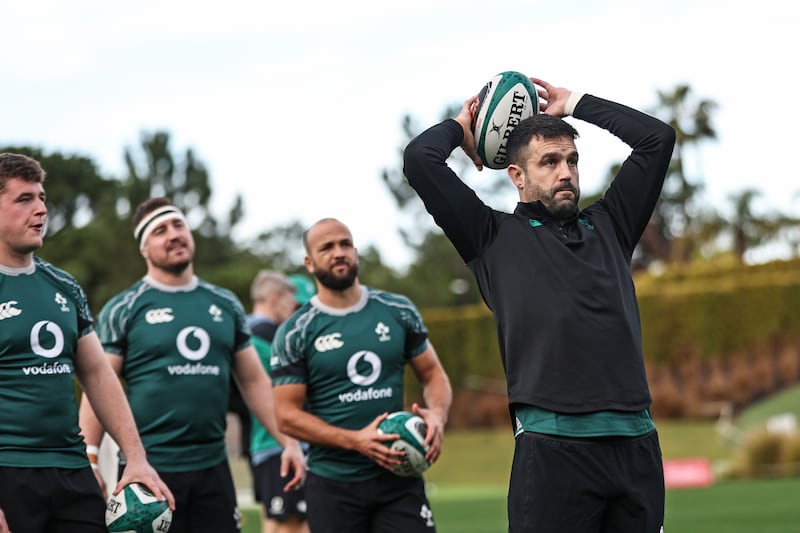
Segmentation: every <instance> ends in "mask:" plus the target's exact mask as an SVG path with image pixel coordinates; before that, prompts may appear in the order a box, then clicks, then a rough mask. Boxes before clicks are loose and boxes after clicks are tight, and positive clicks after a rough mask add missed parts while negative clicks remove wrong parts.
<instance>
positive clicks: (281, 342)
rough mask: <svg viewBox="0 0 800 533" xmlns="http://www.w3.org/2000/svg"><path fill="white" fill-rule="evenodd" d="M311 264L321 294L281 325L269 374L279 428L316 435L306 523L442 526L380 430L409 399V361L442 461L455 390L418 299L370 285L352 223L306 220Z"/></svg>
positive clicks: (412, 528)
mask: <svg viewBox="0 0 800 533" xmlns="http://www.w3.org/2000/svg"><path fill="white" fill-rule="evenodd" d="M304 242H305V247H306V254H307V255H306V259H305V264H306V268H307V270H308V271H309V272H310V273H311V274H313V275H314V276H315V277H316V284H317V295H316V296H314V297H312V298H311V301H310V302H308V303H306V304H305V305H303V306H302V307H300V309H298V310H297V311H296V312H295V313H294V314H293V315H292V316H291V317H290V318H289V319H288V320H287V321H285V322H284V323H283V324H282V325H281V326H280V327H279V328H278V331H277V332H276V335H275V339H274V341H273V344H272V359H271V368H272V378H273V382H274V384H275V400H276V403H277V404H278V418H279V422H280V425H281V429H282V430H283V431H285V432H287V433H289V434H290V435H292V436H294V437H296V438H298V439H300V440H302V441H305V442H308V443H309V444H310V449H309V474H308V480H307V483H306V501H307V503H308V523H309V525H310V526H311V531H313V532H314V533H336V532H341V531H347V532H349V533H369V532H372V531H381V532H397V533H416V532H433V531H435V530H436V526H435V523H434V520H433V513H432V512H431V509H430V505H429V503H428V500H427V497H426V495H425V487H424V482H423V479H422V478H421V477H400V476H397V475H395V474H394V473H392V472H391V469H392V467H393V466H394V465H396V464H399V463H400V460H399V457H400V456H401V455H402V453H403V452H398V451H393V450H390V449H389V448H388V447H387V446H386V445H385V442H386V441H388V440H391V439H392V437H391V436H387V435H381V434H379V433H378V425H379V424H380V423H381V421H383V420H384V419H385V418H386V416H387V414H388V413H390V412H393V411H399V410H403V409H404V399H403V374H404V366H405V365H406V364H408V365H409V366H410V367H411V369H412V370H413V372H414V374H415V375H416V377H417V379H419V381H420V383H421V384H422V387H423V397H424V400H425V407H422V406H420V405H417V404H414V405H412V407H411V410H412V411H413V412H415V413H416V414H418V415H420V416H421V417H422V418H423V419H424V420H425V422H426V424H427V427H428V430H427V434H426V436H425V444H426V445H427V446H428V452H427V454H426V456H425V457H426V458H427V459H428V461H429V462H431V463H433V462H434V461H436V460H437V459H438V457H439V454H440V453H441V449H442V436H443V431H444V425H445V423H446V421H447V415H448V411H449V409H450V404H451V401H452V390H451V387H450V381H449V380H448V378H447V374H445V372H444V369H443V368H442V365H441V363H440V361H439V358H438V356H437V355H436V351H435V350H434V348H433V345H432V344H431V343H430V341H429V340H428V331H427V329H426V328H425V324H424V323H423V321H422V317H421V316H420V314H419V312H418V311H417V308H416V307H415V306H414V304H413V303H412V302H411V301H410V300H409V299H408V298H406V297H405V296H402V295H399V294H393V293H389V292H385V291H381V290H378V289H374V288H372V287H367V286H364V285H361V284H360V283H359V281H358V252H357V251H356V248H355V246H354V244H353V237H352V235H351V233H350V230H349V229H348V228H347V226H345V225H344V224H342V223H341V222H339V221H338V220H335V219H330V218H326V219H322V220H320V221H319V222H317V223H316V224H314V225H313V226H311V228H309V229H308V231H306V233H305V235H304Z"/></svg>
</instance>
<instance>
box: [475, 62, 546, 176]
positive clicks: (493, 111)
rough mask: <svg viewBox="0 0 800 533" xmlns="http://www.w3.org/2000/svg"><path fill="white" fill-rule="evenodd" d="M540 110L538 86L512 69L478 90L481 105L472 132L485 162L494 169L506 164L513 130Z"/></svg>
mask: <svg viewBox="0 0 800 533" xmlns="http://www.w3.org/2000/svg"><path fill="white" fill-rule="evenodd" d="M538 112H539V97H538V96H537V95H536V86H535V85H534V84H533V82H532V81H531V80H530V79H529V78H528V77H527V76H525V75H524V74H522V73H520V72H515V71H512V70H509V71H505V72H501V73H500V74H498V75H496V76H494V77H493V78H492V79H490V80H489V81H488V82H487V83H486V85H484V86H483V88H482V89H481V90H480V92H479V93H478V105H477V107H476V108H475V110H474V112H473V114H472V133H473V134H474V135H475V144H476V145H477V148H478V155H479V156H480V158H481V161H483V164H484V165H485V166H487V167H489V168H493V169H501V168H506V167H507V166H508V157H507V154H506V142H507V141H508V136H509V135H510V134H511V130H513V129H514V126H516V125H517V124H519V123H520V121H521V120H522V119H525V118H528V117H530V116H533V115H535V114H537V113H538Z"/></svg>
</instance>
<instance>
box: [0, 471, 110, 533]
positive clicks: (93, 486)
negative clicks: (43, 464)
mask: <svg viewBox="0 0 800 533" xmlns="http://www.w3.org/2000/svg"><path fill="white" fill-rule="evenodd" d="M0 509H3V512H4V513H5V515H6V521H7V522H8V526H9V528H11V531H14V532H17V531H19V532H24V531H42V532H45V533H107V531H108V530H107V529H106V522H105V513H106V502H105V501H104V499H103V494H102V493H101V492H100V485H98V484H97V479H96V478H95V477H94V473H92V469H91V468H89V467H88V466H87V467H86V468H78V469H72V468H13V467H6V466H2V467H0Z"/></svg>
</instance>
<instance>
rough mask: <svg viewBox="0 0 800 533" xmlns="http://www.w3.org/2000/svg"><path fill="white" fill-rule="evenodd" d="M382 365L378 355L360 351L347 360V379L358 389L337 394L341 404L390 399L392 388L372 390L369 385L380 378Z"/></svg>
mask: <svg viewBox="0 0 800 533" xmlns="http://www.w3.org/2000/svg"><path fill="white" fill-rule="evenodd" d="M382 368H383V363H382V362H381V358H380V357H378V354H376V353H375V352H371V351H369V350H361V351H358V352H356V353H354V354H353V355H351V356H350V359H348V360H347V377H348V378H349V379H350V381H351V382H352V383H353V385H357V386H358V387H359V388H357V389H355V390H353V391H350V392H343V393H341V394H339V401H340V402H342V403H353V402H368V401H372V400H381V399H384V398H391V397H392V388H391V387H383V388H374V387H372V386H371V385H372V384H374V383H375V382H376V381H378V378H379V377H381V369H382Z"/></svg>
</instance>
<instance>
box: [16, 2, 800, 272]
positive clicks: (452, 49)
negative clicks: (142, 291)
mask: <svg viewBox="0 0 800 533" xmlns="http://www.w3.org/2000/svg"><path fill="white" fill-rule="evenodd" d="M792 5H793V3H792V2H785V1H782V0H761V1H759V2H731V1H712V0H688V1H684V0H671V1H658V2H655V1H653V2H648V1H642V0H619V1H611V0H609V1H591V0H562V1H560V2H537V1H535V0H521V1H505V2H504V1H502V0H498V1H496V2H486V1H483V2H477V1H474V0H404V1H402V2H375V1H370V2H368V1H360V0H340V1H338V2H329V1H322V0H306V1H298V2H263V1H262V2H256V1H243V0H227V1H225V2H201V1H197V0H195V1H187V0H174V1H171V0H158V1H154V0H140V1H137V2H129V1H125V0H120V1H116V2H109V1H107V0H106V1H100V0H73V1H71V2H61V1H55V0H52V1H37V0H28V1H26V2H13V3H7V4H6V5H4V8H3V16H2V19H3V30H2V31H0V45H2V50H3V54H2V55H3V61H2V65H3V67H4V68H3V69H2V70H0V86H1V87H2V95H3V103H2V107H1V108H0V109H2V110H1V111H0V144H2V145H7V144H15V145H20V144H21V145H30V146H36V147H40V148H42V149H44V150H46V151H55V150H59V151H62V152H65V153H68V154H80V155H85V156H88V157H91V158H92V159H94V160H95V161H96V162H97V163H98V164H99V166H100V169H101V172H103V174H104V175H107V176H121V175H122V173H123V168H124V167H123V159H122V156H123V150H124V148H125V147H132V148H136V147H137V146H138V142H139V139H140V135H141V133H142V132H143V131H149V132H152V131H154V130H157V129H160V130H166V131H168V132H170V133H171V135H172V142H173V151H174V152H177V153H182V152H183V151H184V150H186V149H187V148H192V149H193V150H194V151H195V153H196V155H197V156H198V157H199V158H200V160H201V161H202V162H204V163H205V164H206V166H207V167H208V169H209V171H210V173H211V176H212V180H213V187H214V194H215V198H214V208H215V210H216V211H217V213H218V214H221V213H223V212H224V211H225V210H226V209H227V208H228V207H229V206H230V205H231V203H232V201H233V198H234V196H235V195H236V194H237V193H239V194H243V195H244V197H245V201H246V203H245V207H246V212H247V217H246V219H245V222H244V224H243V226H242V228H241V229H240V231H239V234H240V235H239V236H240V237H244V236H252V235H255V234H257V233H259V232H260V231H262V230H265V229H268V228H270V227H273V226H276V225H279V224H284V223H287V222H289V221H290V220H293V219H300V220H301V222H303V223H304V224H310V223H312V222H314V221H316V220H317V219H319V218H321V217H324V216H335V217H338V218H340V219H341V220H342V221H344V222H345V223H347V224H348V225H350V227H351V229H352V230H353V233H354V238H355V239H356V244H357V245H358V246H360V247H362V248H364V247H365V246H366V245H367V244H374V245H376V246H378V248H379V249H381V251H382V253H383V254H384V258H385V260H387V261H388V262H390V263H391V264H393V265H395V266H398V267H401V266H404V265H405V264H406V263H407V261H408V255H407V253H406V252H405V251H404V250H403V248H402V246H401V244H400V240H399V238H398V236H397V227H398V226H401V225H404V224H412V223H414V222H413V220H408V219H406V218H404V217H403V216H402V214H401V213H399V212H398V211H397V209H396V207H395V205H394V203H393V201H392V200H391V198H390V196H389V195H388V193H387V192H386V190H385V188H384V186H383V184H382V182H381V179H380V172H381V170H382V169H383V168H398V166H399V164H400V161H399V150H400V148H401V146H402V143H403V136H402V131H401V127H400V123H401V119H402V117H403V115H405V114H410V115H412V116H413V117H415V119H416V120H417V121H418V122H419V123H420V124H421V125H424V126H427V125H430V124H432V123H433V122H434V121H436V120H437V119H438V118H439V115H440V113H441V112H442V110H443V109H444V108H445V107H446V106H447V105H449V104H451V103H460V102H462V101H463V100H464V99H466V98H467V97H469V96H470V95H472V94H475V93H477V92H478V90H479V89H480V87H481V86H482V85H483V84H484V83H485V82H486V81H487V80H488V79H489V78H490V77H491V76H493V75H494V74H496V73H498V72H501V71H503V70H518V71H521V72H524V73H525V74H527V75H529V76H536V77H539V78H542V79H545V80H547V81H549V82H551V83H553V84H555V85H558V86H563V87H568V88H570V89H574V90H580V91H583V92H589V93H592V94H595V95H597V96H601V97H605V98H609V99H612V100H616V101H619V102H621V103H624V104H627V105H630V106H633V107H638V108H642V109H647V108H652V107H653V106H654V105H655V104H656V102H657V97H656V92H657V91H658V90H669V89H672V88H673V87H675V86H676V85H677V84H679V83H688V84H689V85H690V86H691V88H692V90H693V93H694V95H696V96H697V97H699V98H705V99H710V100H714V101H716V102H717V103H718V104H719V108H718V110H717V111H716V114H715V115H714V122H715V124H716V126H717V130H718V133H719V139H718V140H717V142H716V143H711V144H707V145H705V146H704V147H703V149H702V151H701V152H700V154H699V156H700V157H698V158H693V159H692V163H693V165H692V168H691V169H690V172H692V173H694V174H695V175H697V176H698V177H700V176H702V177H704V178H705V184H706V194H705V196H704V198H705V199H706V201H708V202H709V203H712V204H713V205H715V206H716V207H718V208H719V209H721V210H723V211H725V209H726V208H727V205H726V204H727V202H728V200H727V197H728V195H729V194H731V193H733V192H738V191H741V190H742V189H744V188H746V187H755V188H757V189H758V190H759V191H761V196H760V197H759V201H758V202H757V203H756V204H755V205H756V208H757V210H759V211H761V212H766V211H769V210H774V209H780V210H782V211H785V212H788V213H790V214H792V215H794V216H800V199H798V198H796V197H795V193H797V191H800V180H798V169H797V164H796V162H795V155H796V152H797V138H798V131H797V127H798V124H800V120H799V119H800V106H798V105H797V103H796V99H797V97H796V95H795V94H794V88H795V85H794V82H795V78H796V73H797V63H796V59H795V58H796V56H797V53H798V50H800V37H798V33H799V32H800V17H798V16H797V15H795V14H793V13H791V12H792V11H794V8H792ZM490 6H491V7H490ZM575 125H576V127H577V128H578V130H579V131H580V133H581V138H580V139H579V140H578V149H579V151H580V152H581V164H580V172H581V185H582V187H583V189H584V191H588V192H594V191H595V190H596V188H597V187H598V186H599V182H600V181H601V179H602V177H603V176H604V175H605V172H606V169H607V168H608V166H609V165H610V164H611V163H613V162H615V161H619V160H620V159H622V158H624V157H625V155H626V154H627V148H626V147H625V146H623V145H621V143H619V142H618V141H616V140H615V139H614V138H613V137H611V136H610V135H609V134H607V133H606V132H603V131H600V130H598V129H597V128H595V127H594V126H591V125H588V124H586V123H582V122H580V121H575ZM484 172H486V171H484ZM469 179H475V180H480V179H486V178H483V177H482V176H480V175H476V176H473V177H469ZM509 192H510V194H511V196H510V198H511V199H512V200H513V198H514V196H513V188H512V187H511V185H510V184H509ZM495 207H498V208H503V209H511V208H513V201H509V205H496V206H495ZM298 245H299V244H298Z"/></svg>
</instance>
